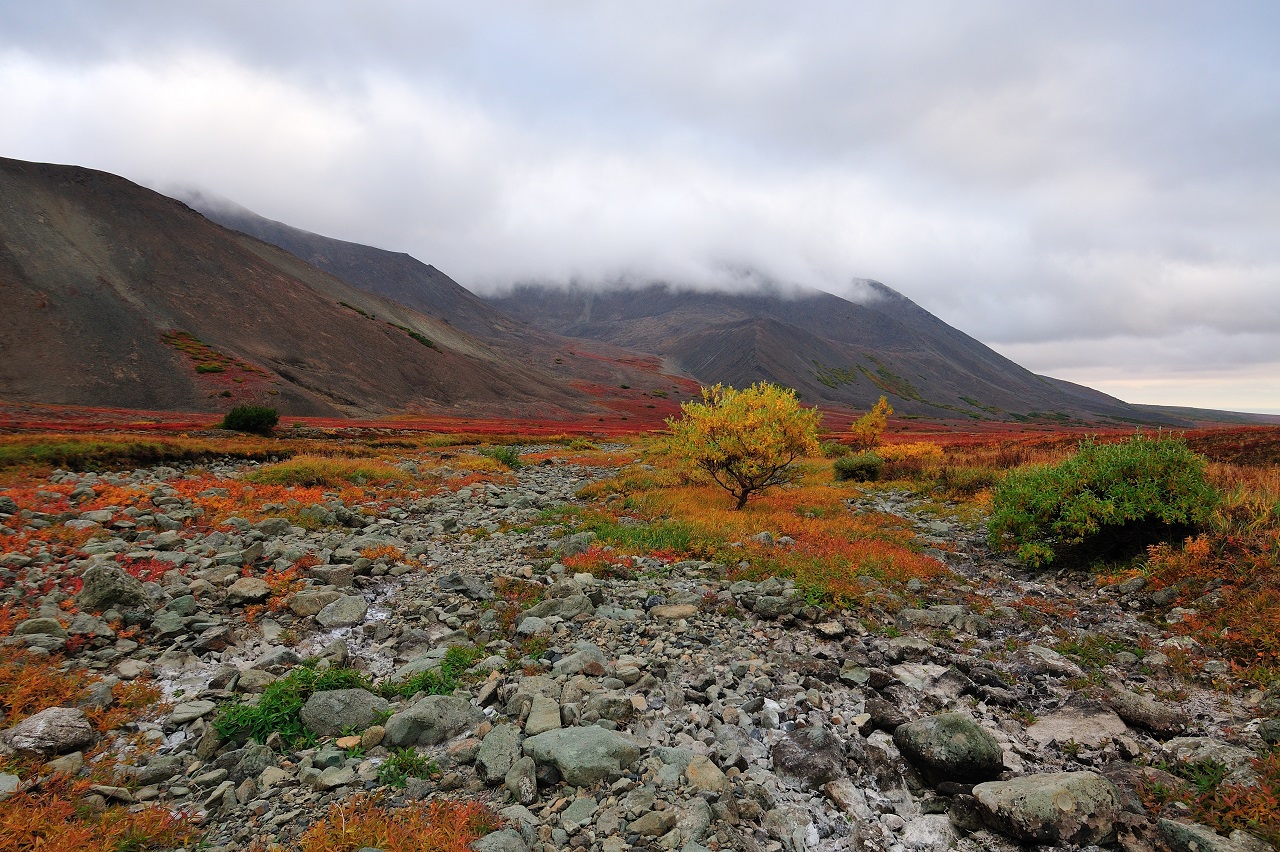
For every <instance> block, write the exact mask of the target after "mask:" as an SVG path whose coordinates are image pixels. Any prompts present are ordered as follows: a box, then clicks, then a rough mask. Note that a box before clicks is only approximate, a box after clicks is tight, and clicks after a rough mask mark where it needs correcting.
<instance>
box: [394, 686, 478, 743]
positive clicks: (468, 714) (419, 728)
mask: <svg viewBox="0 0 1280 852" xmlns="http://www.w3.org/2000/svg"><path fill="white" fill-rule="evenodd" d="M483 718H484V713H483V712H481V711H480V710H479V709H478V708H476V707H472V706H471V703H470V702H469V701H467V700H466V699H465V698H457V697H455V696H452V695H428V696H427V697H425V698H423V699H422V700H421V701H419V702H418V703H417V704H414V705H413V706H412V707H409V708H408V709H407V710H402V711H400V712H399V713H396V714H395V715H394V716H392V717H391V718H390V719H388V720H387V723H386V734H385V735H384V737H383V742H384V743H385V744H386V745H387V746H388V747H389V748H401V747H403V746H410V745H436V744H437V743H442V742H444V741H445V740H447V739H449V738H450V737H453V736H457V735H458V734H460V733H462V732H463V731H465V730H466V729H467V728H469V727H471V726H472V725H475V724H477V723H478V722H479V721H480V720H481V719H483Z"/></svg>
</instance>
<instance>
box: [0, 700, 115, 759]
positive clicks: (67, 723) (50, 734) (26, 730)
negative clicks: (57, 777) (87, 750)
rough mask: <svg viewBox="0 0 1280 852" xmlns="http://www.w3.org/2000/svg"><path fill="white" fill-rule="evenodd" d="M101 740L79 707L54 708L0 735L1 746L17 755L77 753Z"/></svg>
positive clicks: (43, 711) (27, 719)
mask: <svg viewBox="0 0 1280 852" xmlns="http://www.w3.org/2000/svg"><path fill="white" fill-rule="evenodd" d="M95 739H97V735H96V734H95V733H94V730H93V725H91V724H89V719H88V717H87V716H85V715H84V711H83V710H79V709H76V708H75V707H50V708H48V709H47V710H41V711H40V712H39V713H36V714H35V715H34V716H28V717H27V718H26V719H23V720H22V721H21V722H19V723H18V724H16V725H14V726H13V727H12V728H10V729H8V730H7V731H4V732H2V733H0V742H3V743H4V744H5V745H7V746H9V747H10V748H12V749H15V750H17V751H34V752H40V753H41V754H65V753H66V752H69V751H76V750H77V749H81V748H84V747H85V746H88V745H90V744H92V743H93V741H94V740H95Z"/></svg>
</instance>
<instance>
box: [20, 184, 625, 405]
mask: <svg viewBox="0 0 1280 852" xmlns="http://www.w3.org/2000/svg"><path fill="white" fill-rule="evenodd" d="M0 293H2V294H3V299H4V304H5V306H6V310H5V311H4V313H3V314H2V315H0V351H2V354H3V357H0V397H3V398H5V399H9V400H15V401H34V402H46V403H62V404H71V405H85V406H113V407H122V408H141V409H159V410H189V411H220V410H225V409H227V408H229V407H231V405H233V404H236V403H239V402H248V401H253V402H268V403H270V404H271V405H274V406H276V407H278V408H279V409H280V410H281V411H283V412H286V413H290V414H299V415H307V414H310V415H336V414H345V415H371V414H380V413H384V412H390V411H408V412H413V411H422V412H432V413H441V412H456V411H458V410H465V412H466V413H467V414H471V415H477V414H481V415H482V414H486V413H488V414H495V415H496V414H507V415H510V414H511V413H512V412H513V411H514V412H519V413H521V414H523V415H525V416H529V417H534V416H565V415H579V414H584V413H588V412H596V411H598V410H599V405H598V403H597V402H596V401H595V400H593V399H592V398H591V396H590V395H589V394H587V393H585V392H583V391H582V390H576V389H573V388H571V387H567V386H566V385H565V384H564V383H562V382H559V381H557V380H556V378H555V377H554V376H552V375H550V374H549V373H547V372H546V371H544V370H540V369H539V368H538V367H537V366H536V365H533V364H531V363H529V362H527V361H522V360H521V359H519V358H517V357H512V356H511V355H510V354H508V353H505V352H503V351H501V350H500V349H496V348H494V347H492V346H490V345H489V344H488V343H486V342H485V341H484V340H481V339H479V338H477V337H475V336H473V335H471V334H468V333H467V331H466V330H465V328H464V327H459V326H455V325H453V324H452V323H450V322H447V321H445V319H443V318H440V317H438V316H429V315H427V314H425V313H423V312H421V311H417V310H414V309H412V308H411V307H406V306H404V305H401V304H397V303H396V302H393V301H391V300H388V299H384V298H381V297H378V296H375V295H372V294H370V293H368V292H366V291H364V290H361V289H359V288H357V287H353V286H351V285H350V284H348V283H347V282H345V281H344V280H342V279H341V278H339V277H337V276H334V275H332V274H329V273H327V272H324V271H322V270H320V269H317V268H316V267H315V266H312V265H311V264H309V263H307V262H305V261H304V260H302V259H300V258H298V257H296V256H295V255H293V254H290V253H288V252H286V251H283V250H282V249H280V248H278V247H276V246H274V245H271V244H269V243H266V242H263V241H261V240H257V239H254V238H252V237H250V236H247V235H245V234H241V233H237V232H234V231H232V230H229V229H227V228H224V227H222V226H220V225H217V224H215V223H213V222H210V221H209V220H208V219H206V218H205V217H204V216H202V215H200V214H199V213H198V212H196V211H195V210H192V209H191V208H190V207H188V206H186V205H184V204H182V203H181V202H178V201H175V200H173V199H171V198H167V197H165V196H163V195H160V194H158V193H156V192H152V191H151V190H148V189H145V188H143V187H140V186H138V185H136V184H134V183H131V182H129V181H127V180H125V179H124V178H120V177H117V176H115V175H111V174H107V173H105V172H100V171H94V170H91V169H84V168H79V167H75V166H61V165H50V164H38V163H27V162H22V161H18V160H10V159H0ZM484 310H486V311H488V313H490V314H491V313H493V312H492V310H491V309H488V308H485V309H484ZM463 325H465V324H463Z"/></svg>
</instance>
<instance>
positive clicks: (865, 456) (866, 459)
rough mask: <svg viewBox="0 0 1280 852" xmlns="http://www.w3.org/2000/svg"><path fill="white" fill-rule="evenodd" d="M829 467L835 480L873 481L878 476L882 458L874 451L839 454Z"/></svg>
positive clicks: (882, 464) (881, 466) (882, 465)
mask: <svg viewBox="0 0 1280 852" xmlns="http://www.w3.org/2000/svg"><path fill="white" fill-rule="evenodd" d="M831 467H832V470H834V471H835V474H836V480H837V481H844V480H852V481H853V482H874V481H876V480H877V479H879V478H880V471H881V469H882V468H883V467H884V460H883V459H881V458H880V456H878V455H876V454H875V453H855V454H853V455H848V456H841V457H840V458H838V459H836V461H835V464H833V465H832V466H831Z"/></svg>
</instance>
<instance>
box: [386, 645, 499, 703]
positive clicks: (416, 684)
mask: <svg viewBox="0 0 1280 852" xmlns="http://www.w3.org/2000/svg"><path fill="white" fill-rule="evenodd" d="M483 654H484V651H483V650H482V649H480V648H477V647H475V646H473V645H452V646H450V647H449V650H447V651H445V653H444V658H443V659H442V660H441V661H440V668H438V669H428V670H427V671H424V672H418V673H417V674H415V675H412V676H410V677H408V678H406V679H405V680H403V681H401V682H399V683H384V684H383V686H382V694H383V695H384V696H386V697H387V698H391V697H393V696H397V695H398V696H401V697H402V698H412V697H413V696H415V695H417V694H418V693H419V692H425V693H426V694H427V695H452V694H453V691H454V690H455V689H457V688H458V687H459V686H461V685H462V682H463V675H465V674H466V671H467V669H469V668H471V667H472V666H473V665H475V662H476V661H477V660H479V659H480V657H481V656H482V655H483Z"/></svg>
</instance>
